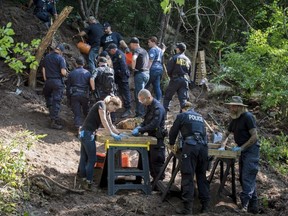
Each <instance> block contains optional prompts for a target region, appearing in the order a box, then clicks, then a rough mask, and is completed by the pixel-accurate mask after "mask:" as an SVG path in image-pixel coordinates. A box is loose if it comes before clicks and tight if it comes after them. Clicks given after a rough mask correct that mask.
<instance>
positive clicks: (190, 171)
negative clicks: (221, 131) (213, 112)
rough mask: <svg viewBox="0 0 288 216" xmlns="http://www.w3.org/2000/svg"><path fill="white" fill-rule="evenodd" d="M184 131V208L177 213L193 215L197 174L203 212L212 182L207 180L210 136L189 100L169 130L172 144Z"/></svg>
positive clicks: (207, 201)
mask: <svg viewBox="0 0 288 216" xmlns="http://www.w3.org/2000/svg"><path fill="white" fill-rule="evenodd" d="M179 132H180V133H181V135H182V137H183V146H182V153H181V154H182V164H181V176H182V181H181V187H182V200H183V204H184V207H183V208H179V209H176V212H177V213H178V214H192V202H193V194H194V181H193V180H194V173H196V177H197V185H198V190H199V199H200V202H201V204H202V209H201V212H202V213H204V212H207V210H208V204H209V200H210V195H209V184H208V181H207V179H206V170H207V166H208V146H207V135H206V129H205V124H204V119H203V117H202V116H201V115H200V114H198V113H197V112H195V111H194V110H193V109H192V104H191V103H190V102H186V103H184V105H183V107H182V113H180V114H178V115H177V117H176V120H175V121H174V123H173V125H172V127H171V130H170V132H169V144H170V147H171V148H173V147H172V146H173V145H174V144H175V140H176V138H177V136H178V134H179Z"/></svg>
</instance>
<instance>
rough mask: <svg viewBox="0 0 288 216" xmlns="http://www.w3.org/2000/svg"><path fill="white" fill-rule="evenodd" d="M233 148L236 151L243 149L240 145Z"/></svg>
mask: <svg viewBox="0 0 288 216" xmlns="http://www.w3.org/2000/svg"><path fill="white" fill-rule="evenodd" d="M231 150H232V151H234V152H235V151H241V150H242V149H241V147H239V146H235V147H233V148H232V149H231Z"/></svg>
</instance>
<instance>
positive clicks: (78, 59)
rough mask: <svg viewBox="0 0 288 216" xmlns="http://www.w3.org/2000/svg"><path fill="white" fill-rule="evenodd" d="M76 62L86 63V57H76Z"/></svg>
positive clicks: (79, 63)
mask: <svg viewBox="0 0 288 216" xmlns="http://www.w3.org/2000/svg"><path fill="white" fill-rule="evenodd" d="M76 64H77V65H84V64H85V59H84V58H83V57H82V56H79V57H77V58H76Z"/></svg>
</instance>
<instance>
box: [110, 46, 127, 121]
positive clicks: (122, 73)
mask: <svg viewBox="0 0 288 216" xmlns="http://www.w3.org/2000/svg"><path fill="white" fill-rule="evenodd" d="M107 50H108V52H109V54H110V56H111V60H112V63H113V69H114V73H115V74H114V76H115V83H116V84H117V85H118V91H119V95H120V96H121V97H122V99H123V102H124V108H125V112H124V113H123V114H122V116H121V117H122V118H125V117H127V116H129V115H131V114H132V112H131V97H130V87H129V77H130V71H129V69H128V66H127V64H126V57H125V54H124V53H123V52H122V51H121V50H119V49H118V48H117V45H116V44H114V43H112V44H109V46H108V48H107Z"/></svg>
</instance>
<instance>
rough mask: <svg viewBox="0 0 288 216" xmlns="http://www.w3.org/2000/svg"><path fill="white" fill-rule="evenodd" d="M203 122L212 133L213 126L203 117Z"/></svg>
mask: <svg viewBox="0 0 288 216" xmlns="http://www.w3.org/2000/svg"><path fill="white" fill-rule="evenodd" d="M204 123H205V125H206V126H207V127H208V128H209V130H210V131H211V132H213V133H214V130H213V128H212V127H211V126H210V125H209V124H208V122H207V121H206V120H205V119H204Z"/></svg>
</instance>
